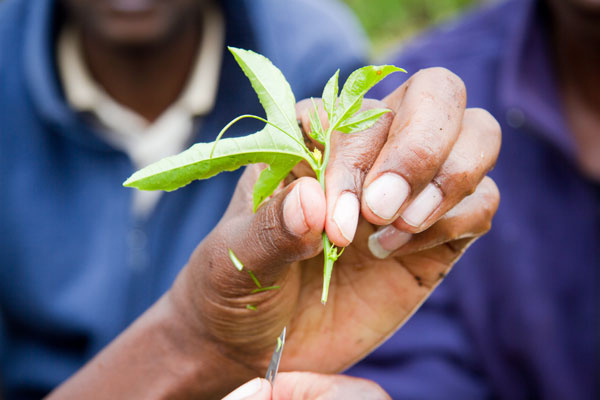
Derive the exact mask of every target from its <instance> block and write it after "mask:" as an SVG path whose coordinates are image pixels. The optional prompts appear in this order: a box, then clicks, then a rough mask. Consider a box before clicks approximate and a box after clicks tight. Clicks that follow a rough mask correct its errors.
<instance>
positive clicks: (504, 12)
mask: <svg viewBox="0 0 600 400" xmlns="http://www.w3.org/2000/svg"><path fill="white" fill-rule="evenodd" d="M529 3H530V2H529V1H525V0H508V1H502V2H499V3H498V2H492V3H491V4H489V3H485V4H483V5H482V6H480V7H477V8H475V9H473V10H470V11H468V12H467V13H465V14H463V15H461V16H460V17H458V18H456V19H454V20H452V21H450V22H448V23H445V24H443V25H440V26H438V27H435V28H433V29H431V30H429V31H427V32H426V33H424V34H422V35H420V36H418V37H416V38H414V39H413V40H411V41H410V42H409V43H407V44H406V45H403V46H401V47H400V48H399V49H396V51H395V52H394V53H392V54H391V55H388V56H387V57H386V61H387V62H389V63H393V64H395V65H398V66H401V67H403V68H405V69H406V70H407V71H408V72H409V73H408V75H405V76H393V77H392V78H389V79H387V80H386V82H385V84H384V85H382V86H381V87H380V89H379V92H378V93H375V95H377V96H382V95H385V94H387V92H389V91H391V90H392V89H393V88H395V87H397V86H398V85H399V84H401V82H402V81H403V80H405V79H406V78H407V76H410V75H412V74H414V73H415V72H417V71H418V70H419V69H422V68H429V67H434V66H441V67H445V68H448V69H450V70H451V71H453V72H455V73H456V74H458V75H459V76H461V77H462V78H463V79H465V78H468V76H469V74H471V73H472V72H473V71H475V70H478V69H479V70H480V69H481V68H485V71H486V73H492V72H493V68H490V67H493V66H495V65H497V64H498V63H499V61H500V59H501V57H502V54H503V51H504V49H505V48H506V42H507V38H508V37H510V35H509V33H510V32H511V31H512V30H513V29H514V28H515V26H514V25H515V21H516V20H518V18H515V16H516V15H518V14H522V13H523V12H525V10H526V9H527V7H528V4H529Z"/></svg>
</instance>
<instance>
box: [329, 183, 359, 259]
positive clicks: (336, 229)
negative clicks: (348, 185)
mask: <svg viewBox="0 0 600 400" xmlns="http://www.w3.org/2000/svg"><path fill="white" fill-rule="evenodd" d="M359 214H360V202H359V200H358V197H357V196H356V194H355V193H353V192H350V191H346V192H342V193H341V194H340V195H339V196H337V199H335V203H334V204H333V206H332V208H331V209H330V215H329V217H328V218H327V223H326V226H325V229H326V231H327V236H329V239H330V240H331V242H332V243H333V244H335V245H336V246H339V247H346V246H348V245H349V244H350V243H352V240H354V235H355V233H356V228H357V225H358V217H359Z"/></svg>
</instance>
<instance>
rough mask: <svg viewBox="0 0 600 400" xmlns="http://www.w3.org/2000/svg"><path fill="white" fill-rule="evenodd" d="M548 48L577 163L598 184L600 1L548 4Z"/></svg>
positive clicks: (599, 145)
mask: <svg viewBox="0 0 600 400" xmlns="http://www.w3.org/2000/svg"><path fill="white" fill-rule="evenodd" d="M547 3H548V6H549V10H550V15H551V22H552V23H551V25H550V28H551V36H550V39H551V45H552V47H553V50H554V52H553V55H554V61H555V65H556V67H557V72H558V80H559V88H560V91H561V97H562V100H563V102H564V106H565V111H566V117H567V123H568V125H569V128H570V130H571V133H572V135H573V138H574V140H575V145H576V148H577V160H578V162H579V165H580V167H581V169H582V171H583V172H584V174H586V175H587V176H588V177H590V178H591V179H593V180H594V181H596V182H600V135H599V134H598V132H600V76H599V74H598V69H599V68H600V1H598V0H568V1H560V0H548V1H547Z"/></svg>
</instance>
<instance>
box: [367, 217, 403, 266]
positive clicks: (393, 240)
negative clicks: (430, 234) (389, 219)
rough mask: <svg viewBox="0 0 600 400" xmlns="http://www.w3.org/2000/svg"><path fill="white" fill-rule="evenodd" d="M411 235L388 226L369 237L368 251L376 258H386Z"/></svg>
mask: <svg viewBox="0 0 600 400" xmlns="http://www.w3.org/2000/svg"><path fill="white" fill-rule="evenodd" d="M411 237H412V235H411V234H410V233H408V232H403V231H401V230H398V229H396V228H394V227H393V226H392V225H388V226H386V227H385V228H382V229H380V230H378V231H377V232H375V233H373V234H371V236H369V242H368V243H369V250H371V253H372V254H373V255H374V256H375V257H377V258H386V257H387V256H389V255H390V253H392V252H393V251H395V250H398V249H399V248H400V247H402V246H404V245H405V244H406V243H408V241H409V240H410V238H411Z"/></svg>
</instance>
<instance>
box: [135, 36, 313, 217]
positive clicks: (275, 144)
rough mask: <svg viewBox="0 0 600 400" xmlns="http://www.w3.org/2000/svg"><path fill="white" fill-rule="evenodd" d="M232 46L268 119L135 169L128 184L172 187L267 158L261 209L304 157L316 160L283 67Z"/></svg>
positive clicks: (259, 192)
mask: <svg viewBox="0 0 600 400" xmlns="http://www.w3.org/2000/svg"><path fill="white" fill-rule="evenodd" d="M229 50H230V51H231V53H232V54H233V56H234V57H235V59H236V61H237V62H238V64H239V65H240V67H241V68H242V70H243V71H244V73H245V74H246V76H247V77H248V79H249V80H250V83H251V84H252V87H253V88H254V90H255V91H256V93H257V95H258V98H259V100H260V102H261V104H262V105H263V107H264V109H265V113H266V114H267V119H268V122H269V124H267V125H266V126H265V128H264V129H263V130H261V131H260V132H257V133H254V134H251V135H248V136H244V137H239V138H230V139H223V140H220V141H219V142H218V143H216V144H215V143H198V144H195V145H194V146H192V147H191V148H189V149H188V150H186V151H184V152H182V153H180V154H178V155H176V156H172V157H167V158H165V159H163V160H160V161H158V162H157V163H154V164H151V165H149V166H148V167H146V168H144V169H142V170H140V171H138V172H136V173H135V174H133V175H132V176H131V177H130V178H129V179H127V181H125V183H124V186H129V187H136V188H138V189H142V190H167V191H171V190H175V189H178V188H180V187H182V186H185V185H187V184H188V183H190V182H191V181H193V180H195V179H207V178H210V177H211V176H214V175H216V174H218V173H220V172H222V171H233V170H235V169H237V168H239V167H241V166H244V165H247V164H253V163H259V162H262V163H266V164H268V165H269V168H268V169H266V170H265V171H263V172H262V173H261V175H260V176H259V178H258V180H257V182H256V184H255V187H254V193H253V203H254V209H255V210H256V208H257V207H258V205H259V204H260V203H261V202H262V201H263V200H264V199H265V198H267V197H268V196H270V195H271V194H272V193H273V191H274V190H275V188H277V185H278V184H279V182H281V180H282V179H283V178H285V177H286V176H287V174H288V173H289V172H290V171H291V170H292V168H293V167H294V166H295V165H296V164H297V163H298V162H299V161H300V160H301V159H302V158H304V159H306V160H307V161H309V163H310V162H311V161H312V158H311V156H310V154H308V150H307V149H306V146H305V145H304V139H303V137H302V132H300V128H299V127H298V123H297V121H296V100H295V98H294V94H293V93H292V90H291V88H290V85H289V84H288V82H287V81H286V80H285V78H284V76H283V74H282V73H281V71H279V69H277V68H276V67H275V66H274V65H273V64H272V63H271V62H270V61H269V60H268V59H267V58H265V57H263V56H261V55H260V54H256V53H254V52H252V51H248V50H242V49H236V48H233V47H230V48H229ZM255 118H256V117H255ZM227 127H229V125H228V126H227Z"/></svg>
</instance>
